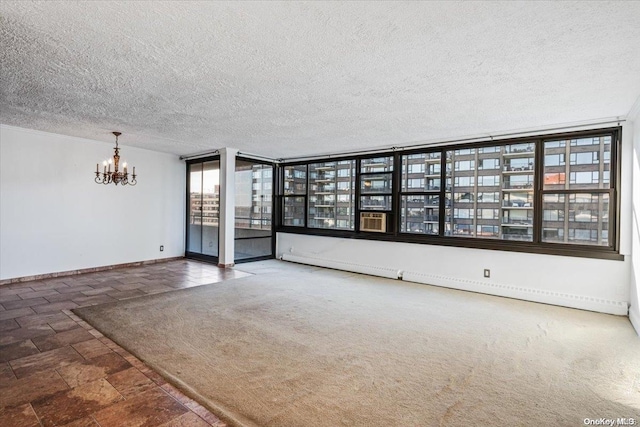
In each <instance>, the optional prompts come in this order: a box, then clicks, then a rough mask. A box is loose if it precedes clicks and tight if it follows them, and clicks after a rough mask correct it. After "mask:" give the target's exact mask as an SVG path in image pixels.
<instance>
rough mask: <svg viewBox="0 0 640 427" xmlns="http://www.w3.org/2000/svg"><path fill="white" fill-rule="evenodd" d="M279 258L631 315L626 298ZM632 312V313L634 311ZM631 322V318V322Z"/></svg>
mask: <svg viewBox="0 0 640 427" xmlns="http://www.w3.org/2000/svg"><path fill="white" fill-rule="evenodd" d="M282 259H283V260H285V261H292V262H296V263H300V264H309V265H315V266H318V267H327V268H333V269H336V270H345V271H351V272H354V273H363V274H370V275H372V276H380V277H386V278H389V279H399V278H402V280H405V281H408V282H415V283H422V284H426V285H433V286H441V287H446V288H451V289H458V290H463V291H471V292H479V293H483V294H489V295H495V296H501V297H508V298H515V299H520V300H525V301H532V302H541V303H545V304H552V305H559V306H562V307H570V308H578V309H581V310H589V311H597V312H600V313H608V314H616V315H622V316H626V315H629V316H630V318H631V315H630V313H629V309H628V302H627V301H612V300H607V299H603V298H595V297H591V296H586V295H576V294H568V293H563V292H554V291H546V290H541V289H533V288H527V287H523V286H517V285H510V284H500V283H494V282H489V281H486V282H485V281H479V280H469V279H460V278H456V277H450V276H442V275H435V274H427V273H421V272H416V271H402V270H400V269H397V268H391V267H381V266H375V265H366V264H359V263H354V262H349V261H340V260H334V259H327V258H323V257H319V256H316V255H315V254H307V253H305V254H300V253H298V254H295V255H294V254H291V253H284V254H283V255H282ZM634 314H635V313H634ZM633 322H634V321H633V320H632V323H633ZM634 327H635V328H636V331H640V318H638V317H636V319H635V323H634Z"/></svg>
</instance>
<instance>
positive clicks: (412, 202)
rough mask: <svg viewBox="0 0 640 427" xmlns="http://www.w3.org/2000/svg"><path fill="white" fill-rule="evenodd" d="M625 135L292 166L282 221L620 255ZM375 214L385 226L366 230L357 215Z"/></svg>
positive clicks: (427, 239)
mask: <svg viewBox="0 0 640 427" xmlns="http://www.w3.org/2000/svg"><path fill="white" fill-rule="evenodd" d="M619 132H620V130H619V129H606V130H602V131H588V132H581V133H573V134H568V135H561V136H543V137H532V138H529V139H519V140H512V141H508V140H505V141H500V142H494V143H482V144H465V145H461V146H455V145H453V146H451V145H450V146H446V147H432V148H428V149H424V150H411V151H402V150H398V151H396V152H394V153H388V154H378V155H377V156H375V157H370V156H369V157H354V158H353V159H347V160H339V161H326V162H312V163H308V164H303V165H295V166H293V165H285V166H283V167H282V168H281V169H282V171H283V172H282V173H283V179H282V182H283V186H282V189H281V191H282V197H283V203H282V205H281V206H282V216H281V226H282V227H283V228H284V229H285V231H287V230H290V231H295V229H294V228H293V227H299V228H300V230H299V231H300V232H309V233H314V231H313V230H318V229H326V230H336V231H334V232H328V231H327V232H324V231H323V232H322V233H321V234H329V235H337V236H347V235H348V236H352V237H360V238H370V239H375V238H384V239H385V240H399V241H409V242H417V243H431V244H446V245H455V246H470V247H481V248H489V249H504V250H517V251H531V252H541V253H551V254H565V255H576V256H594V257H603V258H613V259H620V256H619V255H617V252H616V251H617V241H616V239H617V235H616V234H617V233H616V230H617V194H616V190H617V189H616V187H615V185H616V179H615V178H616V176H617V173H618V171H617V170H616V166H615V165H616V164H617V160H616V154H617V148H616V147H617V143H618V142H617V141H619ZM394 165H395V167H394ZM356 172H357V173H356ZM395 180H397V181H398V182H397V184H395ZM356 202H357V203H356ZM368 212H370V214H369V213H368ZM376 212H379V213H380V214H381V215H386V217H385V218H387V220H388V224H387V227H386V228H385V229H384V230H379V232H378V233H371V232H370V231H371V230H370V229H369V227H367V230H366V231H367V232H366V233H362V230H360V229H359V228H360V227H362V224H360V226H359V225H358V224H359V221H357V220H356V219H357V218H360V217H361V213H362V215H365V213H366V215H367V218H370V217H372V215H377V214H376ZM340 233H343V234H340ZM346 233H349V234H346Z"/></svg>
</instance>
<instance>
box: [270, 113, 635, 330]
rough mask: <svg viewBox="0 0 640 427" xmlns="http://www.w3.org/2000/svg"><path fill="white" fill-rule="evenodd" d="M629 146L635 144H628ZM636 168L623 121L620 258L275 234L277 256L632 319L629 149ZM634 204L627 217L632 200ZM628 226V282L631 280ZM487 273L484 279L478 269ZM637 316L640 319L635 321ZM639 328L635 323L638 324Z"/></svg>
mask: <svg viewBox="0 0 640 427" xmlns="http://www.w3.org/2000/svg"><path fill="white" fill-rule="evenodd" d="M634 144H635V145H634ZM634 147H635V155H634V156H633V159H634V161H635V168H636V170H638V163H640V137H639V136H638V131H637V129H636V133H635V142H634V139H633V132H632V126H631V125H629V124H625V125H624V127H623V138H622V154H621V160H622V186H621V212H620V252H621V254H623V255H625V260H624V261H611V260H600V259H591V258H577V257H566V256H557V255H541V254H529V253H517V252H504V251H492V250H483V249H470V248H457V247H447V246H434V245H420V244H411V243H399V242H379V241H369V240H357V239H340V238H333V237H323V236H308V235H299V234H287V233H278V240H277V256H278V257H280V256H282V257H283V258H284V259H288V260H291V261H297V262H303V263H309V264H315V265H321V266H326V267H331V268H338V269H344V270H349V271H356V272H362V273H368V274H376V275H381V276H386V277H392V278H396V277H397V276H398V274H399V272H400V273H401V274H402V276H403V279H404V280H409V281H415V282H419V283H426V284H433V285H438V286H445V287H451V288H456V289H464V290H470V291H475V292H482V293H488V294H493V295H501V296H508V297H513V298H519V299H525V300H530V301H538V302H544V303H548V304H556V305H561V306H566V307H575V308H581V309H586V310H593V311H600V312H604V313H611V314H620V315H626V314H627V313H628V306H629V303H630V301H631V304H632V307H633V308H632V309H633V310H635V315H636V316H637V315H638V314H640V313H638V311H637V310H638V306H639V304H638V303H639V300H638V292H637V287H638V286H637V283H640V261H639V260H638V253H639V252H640V249H638V248H640V232H639V231H638V223H639V212H640V178H639V176H638V175H640V173H636V175H635V178H634V179H635V187H634V189H632V188H631V185H630V184H631V182H632V167H633V166H632V165H633V162H632V161H631V157H632V151H633V148H634ZM632 194H633V197H634V199H635V203H636V204H635V206H636V211H635V217H634V219H633V220H632V211H631V199H632ZM632 222H633V224H634V226H633V227H635V228H634V231H633V235H634V239H635V242H634V245H635V246H634V260H635V261H634V263H635V264H634V268H635V270H634V274H635V276H634V280H635V282H634V283H635V284H634V285H633V290H632V291H631V294H632V295H631V296H630V288H631V286H630V283H631V280H632V279H631V247H632V239H631V235H632V230H631V229H632ZM485 268H488V269H490V270H491V277H490V278H489V279H485V278H484V277H483V270H484V269H485ZM638 319H640V317H638ZM636 328H637V326H636Z"/></svg>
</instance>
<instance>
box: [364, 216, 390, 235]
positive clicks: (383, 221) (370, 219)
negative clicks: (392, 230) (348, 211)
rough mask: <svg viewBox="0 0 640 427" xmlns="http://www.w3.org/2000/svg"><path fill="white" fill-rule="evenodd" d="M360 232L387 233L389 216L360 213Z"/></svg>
mask: <svg viewBox="0 0 640 427" xmlns="http://www.w3.org/2000/svg"><path fill="white" fill-rule="evenodd" d="M360 231H370V232H374V233H386V231H387V214H386V213H372V212H361V213H360Z"/></svg>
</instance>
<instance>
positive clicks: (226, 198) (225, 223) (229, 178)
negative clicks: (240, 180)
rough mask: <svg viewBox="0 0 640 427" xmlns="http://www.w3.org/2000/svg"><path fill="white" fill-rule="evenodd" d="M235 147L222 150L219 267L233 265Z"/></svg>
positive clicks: (236, 152)
mask: <svg viewBox="0 0 640 427" xmlns="http://www.w3.org/2000/svg"><path fill="white" fill-rule="evenodd" d="M237 154H238V150H236V149H235V148H223V149H221V150H220V234H219V236H220V237H219V240H220V242H219V253H218V267H224V268H227V267H233V265H234V257H233V255H234V254H233V253H234V250H235V245H234V240H233V239H234V237H235V208H236V206H235V205H236V175H235V173H236V155H237Z"/></svg>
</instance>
